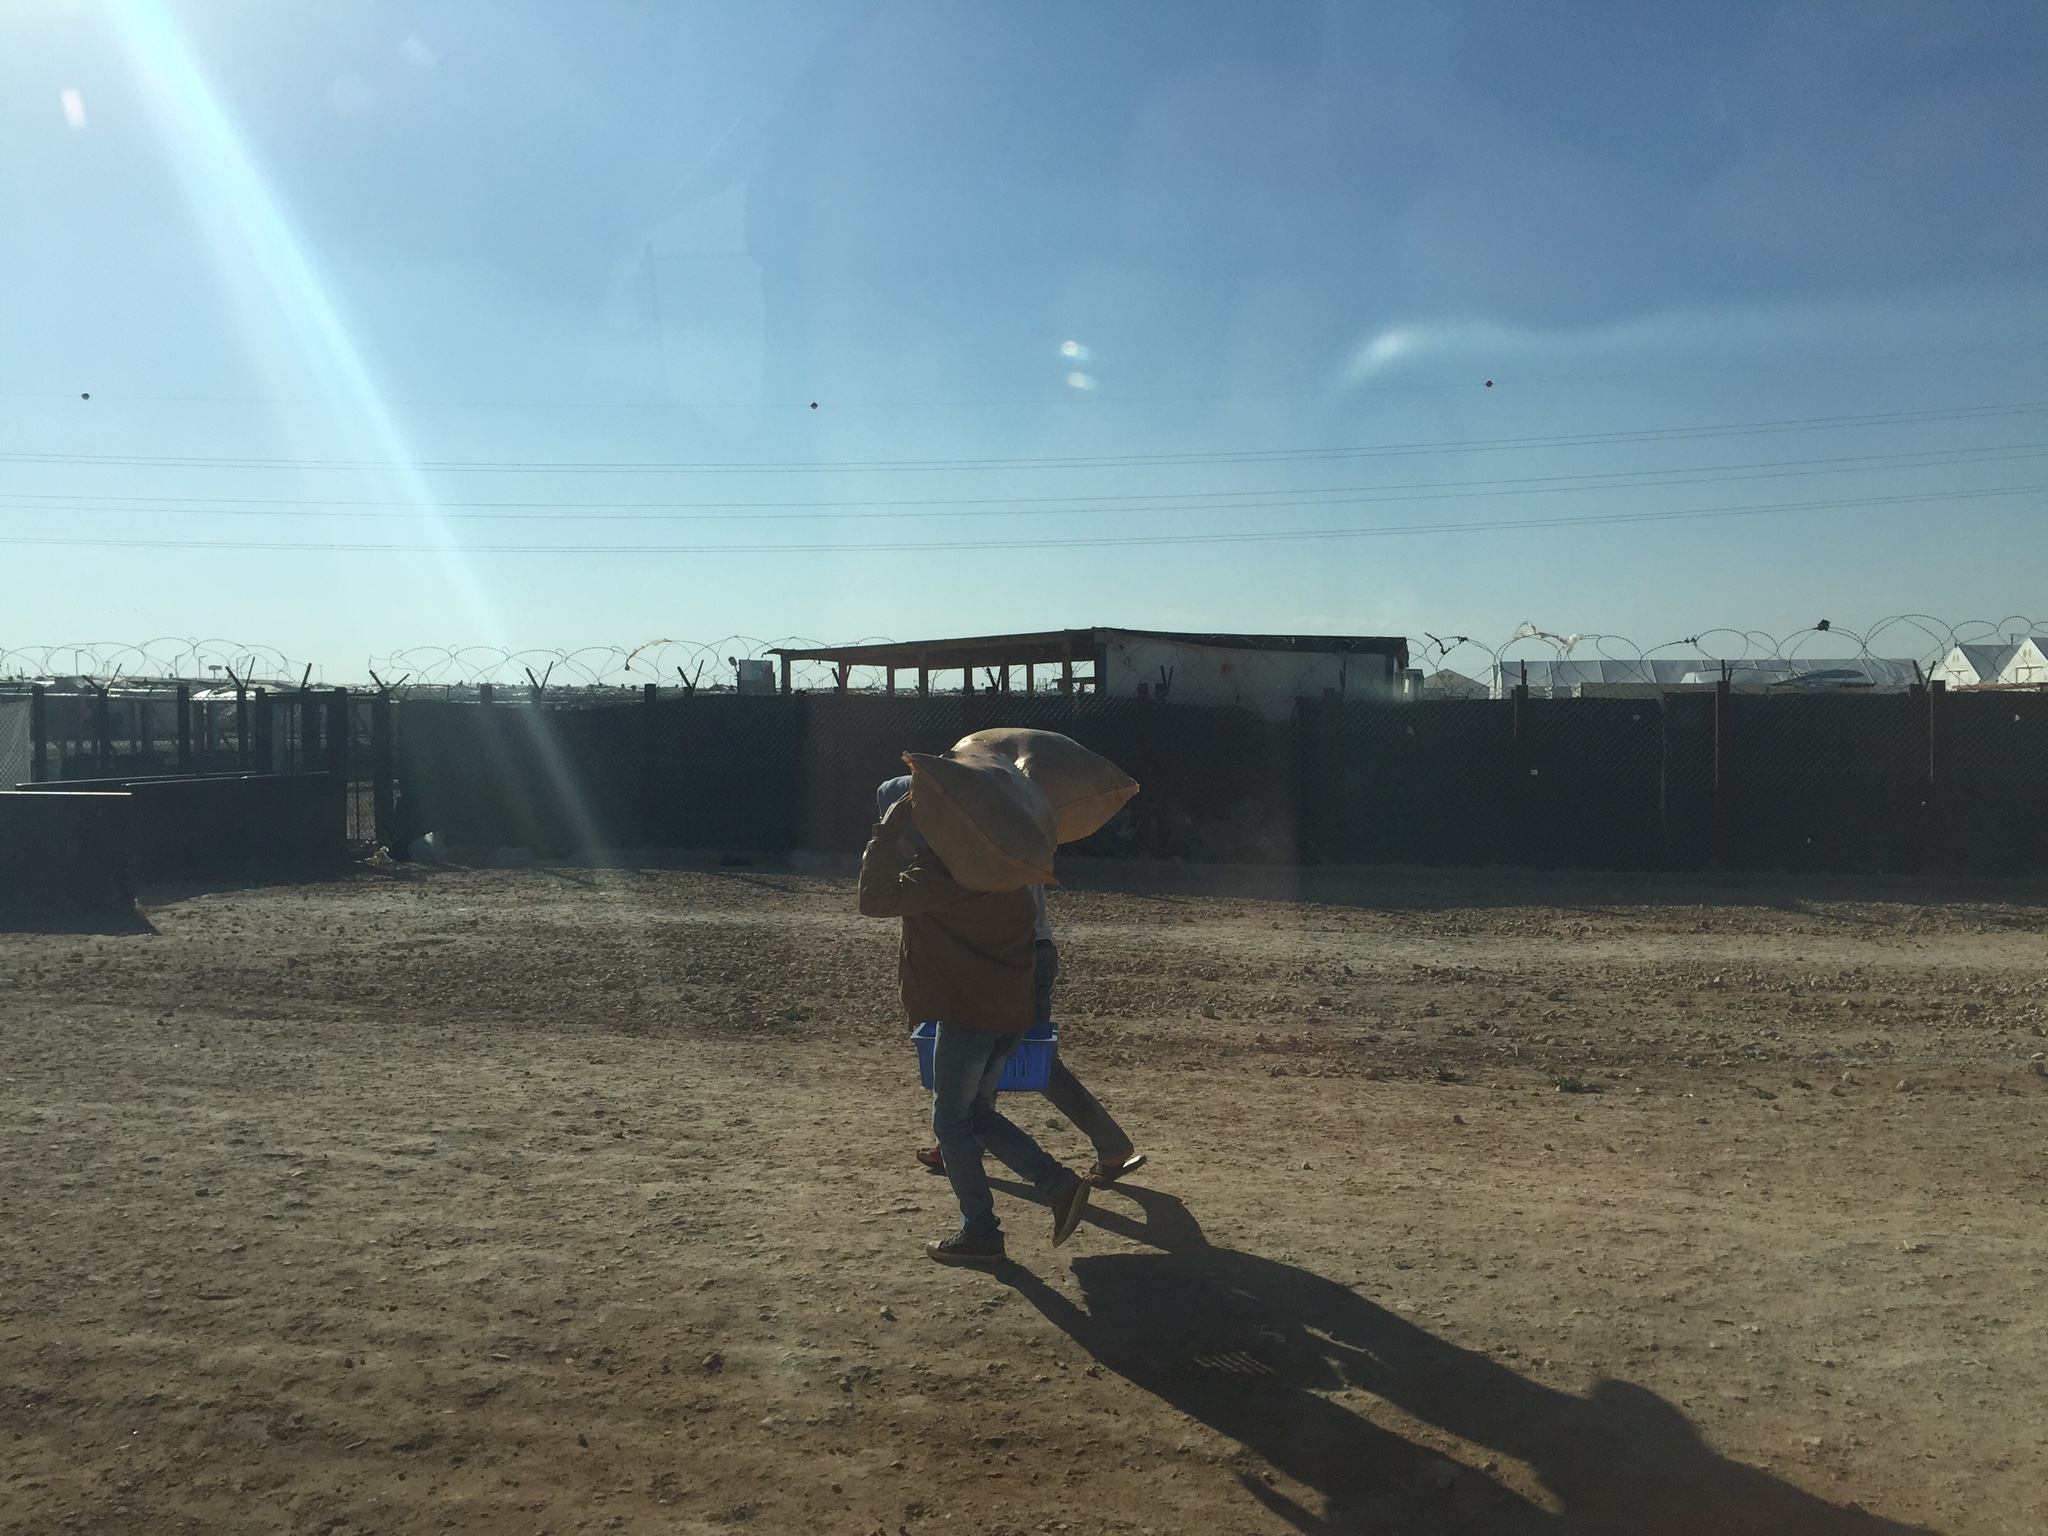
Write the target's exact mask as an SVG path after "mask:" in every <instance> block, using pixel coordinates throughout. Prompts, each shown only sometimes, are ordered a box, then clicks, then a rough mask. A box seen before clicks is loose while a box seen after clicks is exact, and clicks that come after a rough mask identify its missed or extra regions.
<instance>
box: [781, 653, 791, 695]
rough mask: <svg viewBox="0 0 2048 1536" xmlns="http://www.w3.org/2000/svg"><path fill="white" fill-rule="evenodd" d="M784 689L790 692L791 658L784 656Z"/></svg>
mask: <svg viewBox="0 0 2048 1536" xmlns="http://www.w3.org/2000/svg"><path fill="white" fill-rule="evenodd" d="M782 691H783V692H784V693H787V692H789V658H788V657H787V656H785V657H783V658H782Z"/></svg>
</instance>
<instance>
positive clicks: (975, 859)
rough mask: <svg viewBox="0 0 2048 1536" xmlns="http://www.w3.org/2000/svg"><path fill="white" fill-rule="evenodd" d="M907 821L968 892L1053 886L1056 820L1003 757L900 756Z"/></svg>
mask: <svg viewBox="0 0 2048 1536" xmlns="http://www.w3.org/2000/svg"><path fill="white" fill-rule="evenodd" d="M903 761H904V762H906V763H908V764H909V765H910V819H911V820H912V821H913V822H915V823H916V825H917V830H918V831H920V832H922V833H923V834H924V840H925V841H926V842H928V843H930V844H931V845H932V851H933V852H934V853H936V854H938V856H939V857H940V858H941V859H944V860H945V861H946V868H947V869H948V870H950V871H951V872H952V875H953V878H954V879H955V880H957V881H959V882H960V883H961V884H962V885H964V886H966V887H967V888H968V889H969V890H970V891H1014V890H1019V889H1021V888H1023V887H1024V886H1027V885H1054V884H1057V883H1058V882H1057V881H1055V880H1054V878H1053V873H1052V859H1053V848H1054V846H1055V844H1056V840H1057V838H1056V834H1057V829H1058V820H1057V818H1055V817H1054V815H1053V809H1052V802H1051V801H1050V800H1048V799H1046V797H1045V791H1044V790H1043V789H1040V788H1039V787H1038V785H1036V784H1034V783H1032V781H1031V780H1030V779H1028V778H1026V777H1025V776H1024V775H1023V774H1022V773H1020V772H1019V771H1018V769H1017V766H1016V764H1014V763H1012V762H1011V761H1010V760H1009V759H1008V758H1007V757H1003V756H1001V755H1000V754H998V753H994V752H978V751H969V752H962V753H959V754H957V755H955V756H949V757H932V756H929V755H927V754H925V753H923V752H906V753H904V754H903Z"/></svg>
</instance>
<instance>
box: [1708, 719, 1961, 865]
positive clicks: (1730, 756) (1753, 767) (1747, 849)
mask: <svg viewBox="0 0 2048 1536" xmlns="http://www.w3.org/2000/svg"><path fill="white" fill-rule="evenodd" d="M1722 707H1723V710H1724V712H1725V714H1724V718H1725V722H1726V725H1725V730H1724V737H1723V741H1722V746H1721V764H1722V800H1723V805H1722V817H1721V835H1720V857H1721V859H1722V861H1723V862H1724V863H1726V864H1729V865H1731V866H1733V867H1736V868H1743V869H1783V870H1816V871H1820V870H1826V871H1838V872H1860V873H1878V872H1883V871H1887V870H1889V871H1894V872H1899V871H1908V870H1914V869H1918V868H1919V867H1920V862H1921V861H1920V827H1921V812H1922V808H1923V805H1924V802H1925V800H1926V795H1925V792H1924V784H1925V763H1926V753H1927V747H1926V740H1927V738H1926V721H1927V706H1926V703H1925V695H1923V694H1920V693H1918V692H1917V691H1916V692H1915V693H1911V694H1865V695H1856V694H1807V695H1792V696H1788V697H1781V698H1774V697H1759V696H1755V695H1746V694H1734V695H1731V696H1729V697H1727V698H1725V699H1723V700H1722Z"/></svg>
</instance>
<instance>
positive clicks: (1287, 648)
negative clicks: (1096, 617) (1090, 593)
mask: <svg viewBox="0 0 2048 1536" xmlns="http://www.w3.org/2000/svg"><path fill="white" fill-rule="evenodd" d="M1097 634H1098V635H1100V636H1101V637H1102V638H1101V640H1100V641H1099V642H1098V646H1099V649H1098V652H1097V654H1098V656H1099V657H1100V661H1101V673H1100V675H1101V682H1100V684H1099V685H1098V688H1099V691H1100V692H1102V693H1104V694H1108V695H1110V696H1112V697H1116V698H1127V699H1128V698H1138V699H1143V698H1154V699H1170V700H1172V701H1173V702H1174V703H1176V704H1235V705H1237V706H1239V707H1240V708H1243V709H1250V710H1255V711H1257V712H1258V713H1259V714H1262V715H1265V716H1266V717H1267V718H1269V719H1273V720H1284V719H1286V718H1287V716H1288V714H1289V713H1290V712H1291V711H1292V710H1293V708H1294V704H1295V701H1296V700H1297V699H1322V698H1339V699H1360V698H1364V699H1384V698H1388V697H1390V696H1392V695H1393V694H1394V692H1395V691H1396V690H1397V689H1398V688H1399V686H1400V680H1401V673H1402V671H1403V670H1404V669H1405V667H1406V664H1407V649H1408V648H1407V644H1406V642H1405V641H1400V640H1389V639H1380V638H1376V637H1372V636H1366V635H1184V634H1172V633H1152V632H1148V631H1145V630H1098V631H1097ZM1396 647H1398V649H1396Z"/></svg>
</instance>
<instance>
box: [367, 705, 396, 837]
mask: <svg viewBox="0 0 2048 1536" xmlns="http://www.w3.org/2000/svg"><path fill="white" fill-rule="evenodd" d="M392 758H393V753H392V750H391V690H390V689H389V688H379V689H378V690H377V697H376V698H374V699H372V700H371V701H370V781H371V787H370V796H371V800H370V806H371V809H370V815H371V818H372V820H373V821H374V823H375V831H374V833H373V834H372V835H373V836H374V837H375V838H376V839H377V842H378V844H379V846H381V847H384V848H389V847H390V846H391V844H392V841H393V840H394V839H395V838H396V837H397V835H398V832H397V818H396V817H394V816H393V815H392V811H393V808H394V807H393V799H394V797H393V795H392V784H391V767H392Z"/></svg>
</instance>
